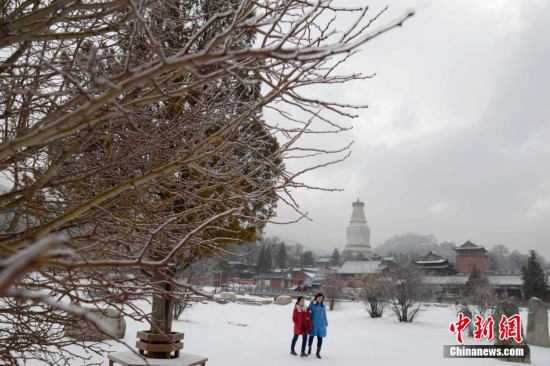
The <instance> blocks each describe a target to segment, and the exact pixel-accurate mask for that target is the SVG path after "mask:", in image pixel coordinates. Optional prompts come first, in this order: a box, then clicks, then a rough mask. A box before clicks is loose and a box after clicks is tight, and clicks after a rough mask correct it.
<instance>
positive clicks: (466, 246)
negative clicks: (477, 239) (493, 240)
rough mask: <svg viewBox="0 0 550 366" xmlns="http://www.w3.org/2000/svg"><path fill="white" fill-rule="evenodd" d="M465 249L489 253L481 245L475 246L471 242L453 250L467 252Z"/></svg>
mask: <svg viewBox="0 0 550 366" xmlns="http://www.w3.org/2000/svg"><path fill="white" fill-rule="evenodd" d="M465 249H481V250H483V251H485V252H486V251H487V250H486V249H485V248H484V247H482V246H481V245H477V244H474V243H472V242H471V241H469V240H468V241H467V242H466V243H464V244H462V245H461V246H459V247H455V248H453V250H465Z"/></svg>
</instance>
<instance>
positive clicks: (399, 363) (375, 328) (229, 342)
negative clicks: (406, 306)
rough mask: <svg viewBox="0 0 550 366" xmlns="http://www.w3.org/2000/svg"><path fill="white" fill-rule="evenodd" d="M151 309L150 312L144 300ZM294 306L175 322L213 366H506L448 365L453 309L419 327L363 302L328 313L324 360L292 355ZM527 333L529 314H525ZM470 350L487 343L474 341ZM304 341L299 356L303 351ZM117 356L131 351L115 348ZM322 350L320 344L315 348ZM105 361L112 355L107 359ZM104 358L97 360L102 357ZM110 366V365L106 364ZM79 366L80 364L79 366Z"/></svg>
mask: <svg viewBox="0 0 550 366" xmlns="http://www.w3.org/2000/svg"><path fill="white" fill-rule="evenodd" d="M143 306H144V307H149V305H148V304H147V303H146V302H143ZM293 306H294V305H293V304H289V305H284V306H281V305H274V304H273V305H265V306H254V305H241V304H236V303H229V304H226V305H221V304H217V303H214V302H208V303H206V304H198V305H196V306H195V307H194V308H192V309H191V310H190V311H189V312H187V313H186V314H184V315H183V316H182V320H179V321H176V322H174V328H175V329H174V330H175V331H181V332H184V333H185V340H184V342H185V346H184V352H189V353H195V354H199V355H204V356H207V357H208V358H209V361H208V363H207V365H208V366H218V365H223V366H232V365H235V366H236V365H255V366H256V365H258V366H259V365H304V364H308V365H314V364H323V365H350V366H355V365H357V366H363V365H367V366H392V365H396V366H409V365H410V366H439V365H473V366H477V365H483V366H493V365H495V366H506V365H510V364H509V363H503V361H499V360H495V359H445V358H443V345H446V344H449V345H450V344H456V338H455V337H456V336H455V335H453V334H451V333H450V332H449V331H448V327H449V323H450V322H454V321H456V316H455V313H454V309H453V307H440V306H430V307H428V308H427V309H426V310H425V311H423V312H421V313H420V314H419V315H418V319H417V320H415V322H414V323H412V324H400V323H399V322H398V321H397V320H396V319H395V318H394V317H393V316H392V315H390V313H389V312H388V313H387V314H385V315H384V317H383V318H378V319H371V318H370V317H369V316H368V314H367V312H366V311H365V308H364V306H363V305H362V304H360V303H340V304H337V308H336V309H335V310H334V311H329V312H327V316H328V321H329V328H328V335H327V338H325V340H324V343H323V349H322V352H321V356H322V359H321V360H319V359H317V358H315V355H314V354H313V353H312V355H311V356H310V357H308V358H305V359H302V358H300V357H299V356H298V357H297V356H291V355H290V354H289V351H290V341H291V338H292V320H291V315H292V309H293ZM521 315H522V317H523V320H522V324H523V327H524V331H525V330H526V325H527V322H526V320H527V319H526V313H525V311H524V310H522V314H521ZM127 325H128V328H127V331H126V338H125V341H126V342H127V343H128V344H130V345H134V344H135V340H136V339H135V336H136V332H137V331H138V330H144V329H145V328H146V327H145V326H144V325H142V324H140V323H137V322H132V321H127ZM464 337H465V343H466V344H484V343H482V342H479V341H475V340H470V339H468V338H467V336H466V335H465V334H464ZM300 342H301V339H300V340H299V341H298V344H297V346H296V350H297V351H298V352H299V349H300V348H299V347H300V344H301V343H300ZM112 350H113V351H117V352H118V351H126V349H125V348H124V346H123V345H121V344H117V343H115V342H113V343H112ZM313 352H315V342H314V344H313ZM105 359H106V357H105ZM95 360H98V359H95ZM531 362H532V365H535V366H549V365H550V348H541V347H533V346H531ZM104 364H105V365H108V362H107V361H105V363H104ZM74 365H75V366H77V365H78V363H76V362H75V363H74Z"/></svg>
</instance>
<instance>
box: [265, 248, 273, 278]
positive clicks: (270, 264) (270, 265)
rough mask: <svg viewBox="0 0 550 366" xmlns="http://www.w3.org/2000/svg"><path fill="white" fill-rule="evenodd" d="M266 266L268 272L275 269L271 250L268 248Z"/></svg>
mask: <svg viewBox="0 0 550 366" xmlns="http://www.w3.org/2000/svg"><path fill="white" fill-rule="evenodd" d="M265 266H266V272H271V269H272V268H273V261H272V259H271V248H269V247H267V248H266V250H265Z"/></svg>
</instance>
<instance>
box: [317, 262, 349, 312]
mask: <svg viewBox="0 0 550 366" xmlns="http://www.w3.org/2000/svg"><path fill="white" fill-rule="evenodd" d="M345 285H346V283H345V282H344V281H342V280H340V279H339V278H338V276H337V275H336V273H334V272H332V271H330V270H327V274H326V276H325V281H324V282H323V294H324V296H325V298H326V299H327V301H328V308H329V310H334V305H335V304H336V300H338V299H339V298H341V297H342V294H343V291H342V290H343V288H344V287H345Z"/></svg>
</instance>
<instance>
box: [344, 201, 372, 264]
mask: <svg viewBox="0 0 550 366" xmlns="http://www.w3.org/2000/svg"><path fill="white" fill-rule="evenodd" d="M352 207H353V211H352V213H351V220H350V222H349V226H348V228H347V230H346V247H345V248H344V250H343V252H342V255H343V257H344V258H345V259H347V260H350V259H351V260H353V259H356V260H362V259H367V258H369V257H370V256H371V255H372V254H373V253H372V247H371V246H370V229H369V227H368V226H367V218H366V216H365V210H364V207H365V203H363V202H361V201H359V199H357V202H353V203H352Z"/></svg>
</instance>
